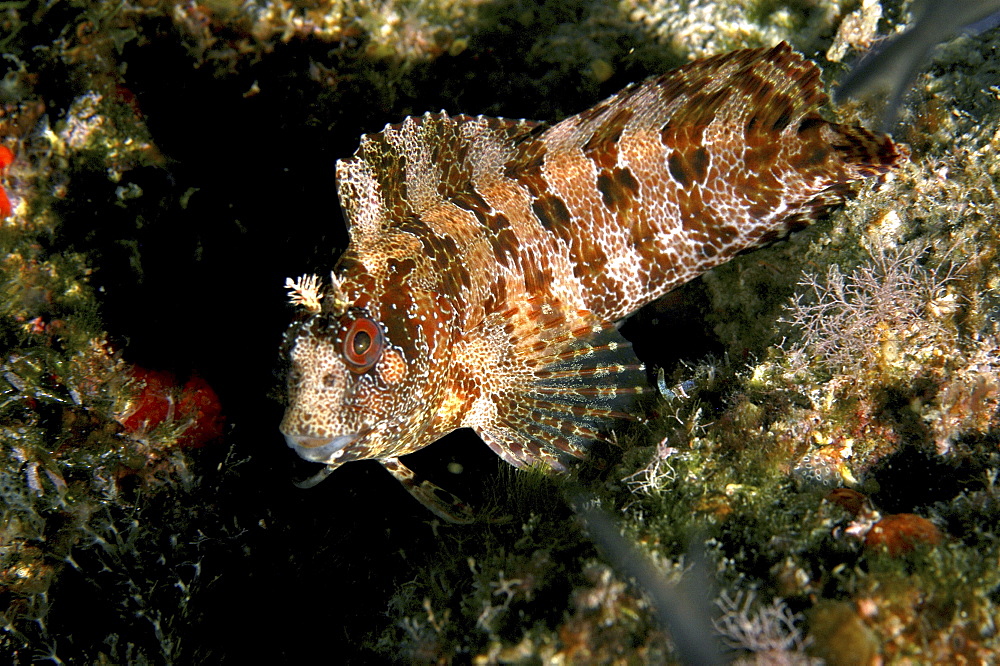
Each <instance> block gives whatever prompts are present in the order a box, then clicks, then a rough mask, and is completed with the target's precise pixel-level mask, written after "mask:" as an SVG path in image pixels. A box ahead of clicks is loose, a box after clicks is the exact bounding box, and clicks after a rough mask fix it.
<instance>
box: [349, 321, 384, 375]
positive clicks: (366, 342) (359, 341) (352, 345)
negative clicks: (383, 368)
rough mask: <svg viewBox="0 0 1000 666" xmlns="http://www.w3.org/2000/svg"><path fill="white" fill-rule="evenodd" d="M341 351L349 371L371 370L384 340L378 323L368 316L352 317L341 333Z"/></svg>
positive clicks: (378, 356)
mask: <svg viewBox="0 0 1000 666" xmlns="http://www.w3.org/2000/svg"><path fill="white" fill-rule="evenodd" d="M341 340H343V346H342V348H341V353H342V354H343V356H344V360H345V361H347V366H348V367H349V368H350V370H351V372H354V373H356V374H361V373H364V372H368V371H369V370H371V368H372V366H373V365H375V363H376V362H377V361H378V360H379V358H380V357H381V356H382V346H383V344H384V342H385V340H384V338H383V337H382V329H381V327H379V325H378V323H377V322H375V320H373V319H369V318H368V317H358V318H357V319H352V320H351V321H350V323H348V324H347V327H346V329H345V330H344V333H343V335H342V336H341Z"/></svg>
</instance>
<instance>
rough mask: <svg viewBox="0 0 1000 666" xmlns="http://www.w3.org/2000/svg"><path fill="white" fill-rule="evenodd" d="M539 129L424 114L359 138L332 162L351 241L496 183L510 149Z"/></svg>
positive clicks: (524, 122)
mask: <svg viewBox="0 0 1000 666" xmlns="http://www.w3.org/2000/svg"><path fill="white" fill-rule="evenodd" d="M542 126H543V124H542V123H538V122H532V121H528V120H510V119H507V118H490V117H487V116H477V117H475V118H473V117H470V116H463V115H459V116H449V115H448V114H446V113H444V112H441V113H425V114H424V115H422V116H412V117H408V118H406V119H405V120H403V122H401V123H398V124H396V125H386V127H385V129H383V130H382V131H381V132H376V133H374V134H366V135H364V136H363V137H361V145H360V147H359V148H358V150H357V152H355V154H354V156H353V157H351V158H349V159H346V160H340V161H338V162H337V193H338V195H339V197H340V205H341V206H342V207H343V209H344V212H345V214H346V216H347V222H348V226H349V227H350V229H351V236H352V239H353V238H354V237H355V236H356V235H361V236H364V235H367V234H375V233H378V232H379V231H381V230H383V229H384V227H385V226H388V225H391V224H394V223H399V222H401V221H404V220H406V219H408V218H412V217H413V216H415V215H420V214H421V213H423V212H424V211H426V210H427V209H429V208H431V207H433V206H436V205H439V204H440V203H441V202H442V201H446V200H448V199H450V198H451V197H452V196H454V195H455V194H457V193H459V192H463V191H467V190H468V189H470V188H471V184H472V183H473V182H475V183H477V184H482V183H483V182H487V181H489V179H491V178H494V177H496V176H497V175H498V174H499V173H500V172H501V167H502V165H503V164H504V163H505V162H506V161H507V160H508V159H509V157H510V155H511V152H512V150H513V148H512V146H513V145H514V144H515V143H517V142H518V141H520V140H522V139H523V138H525V137H526V136H528V135H530V134H531V133H532V132H535V131H537V130H538V129H539V128H540V127H542Z"/></svg>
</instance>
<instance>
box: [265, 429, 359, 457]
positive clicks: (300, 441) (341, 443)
mask: <svg viewBox="0 0 1000 666" xmlns="http://www.w3.org/2000/svg"><path fill="white" fill-rule="evenodd" d="M282 434H283V435H284V436H285V441H286V442H287V443H288V446H289V448H292V449H295V452H296V453H298V454H299V457H301V458H303V459H305V460H308V461H310V462H318V463H327V464H330V463H334V462H336V461H337V459H338V458H340V457H341V456H342V455H344V449H346V448H347V447H348V446H350V445H351V444H352V443H353V442H356V441H357V440H358V438H359V437H360V434H359V433H352V434H350V435H338V436H337V437H314V436H312V435H293V434H289V433H282Z"/></svg>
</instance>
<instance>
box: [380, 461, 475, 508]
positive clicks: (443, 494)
mask: <svg viewBox="0 0 1000 666" xmlns="http://www.w3.org/2000/svg"><path fill="white" fill-rule="evenodd" d="M379 462H380V463H382V466H383V467H385V468H386V469H387V470H389V472H390V473H391V474H392V475H393V476H394V477H396V480H397V481H399V482H400V483H401V484H403V487H404V488H406V490H407V491H408V492H409V493H410V494H411V495H413V497H415V498H416V499H417V501H418V502H420V503H421V504H423V505H424V506H425V507H427V508H428V509H430V511H431V512H432V513H433V514H434V515H436V516H437V517H438V518H441V519H442V520H445V521H447V522H449V523H456V524H467V523H471V522H473V521H474V520H475V516H474V514H473V512H472V509H471V508H470V507H469V505H467V504H466V503H465V502H463V501H462V500H461V499H459V498H458V497H456V496H455V495H453V494H451V493H450V492H448V491H447V490H445V489H444V488H442V487H441V486H439V485H437V484H435V483H431V482H430V481H428V480H426V479H423V480H421V479H419V478H418V477H417V474H416V473H415V472H414V471H413V470H412V469H410V468H409V467H407V466H406V465H404V464H403V463H402V462H400V460H399V458H382V459H381V460H379Z"/></svg>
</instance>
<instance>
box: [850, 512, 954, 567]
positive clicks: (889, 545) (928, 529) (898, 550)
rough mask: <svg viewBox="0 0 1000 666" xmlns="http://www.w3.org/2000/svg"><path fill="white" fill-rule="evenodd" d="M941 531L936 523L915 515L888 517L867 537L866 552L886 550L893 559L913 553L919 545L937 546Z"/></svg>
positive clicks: (899, 514) (903, 514)
mask: <svg viewBox="0 0 1000 666" xmlns="http://www.w3.org/2000/svg"><path fill="white" fill-rule="evenodd" d="M939 543H941V531H940V530H939V529H938V528H937V527H935V525H934V523H932V522H931V521H929V520H927V519H926V518H921V517H920V516H918V515H916V514H913V513H897V514H895V515H890V516H886V517H885V518H883V519H882V520H880V521H878V522H877V523H875V525H874V526H873V527H872V528H871V530H870V531H869V532H868V535H867V536H866V537H865V549H866V550H876V549H878V550H881V549H884V550H885V551H886V552H887V553H888V554H889V555H890V556H891V557H899V556H900V555H906V554H907V553H910V552H912V551H913V550H914V549H915V548H916V547H917V546H918V545H919V544H928V545H931V546H936V545H938V544H939Z"/></svg>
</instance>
